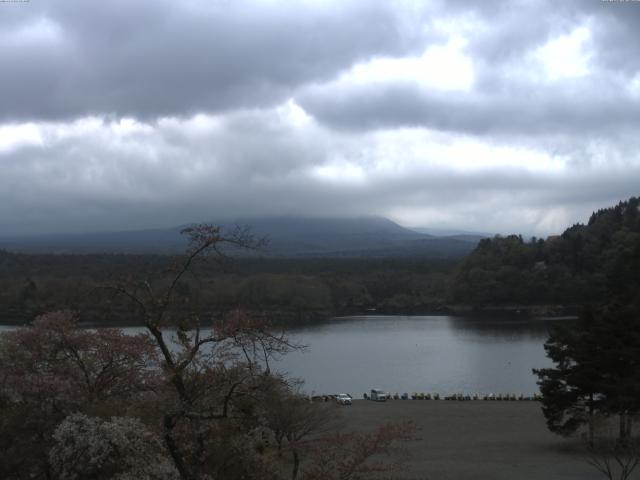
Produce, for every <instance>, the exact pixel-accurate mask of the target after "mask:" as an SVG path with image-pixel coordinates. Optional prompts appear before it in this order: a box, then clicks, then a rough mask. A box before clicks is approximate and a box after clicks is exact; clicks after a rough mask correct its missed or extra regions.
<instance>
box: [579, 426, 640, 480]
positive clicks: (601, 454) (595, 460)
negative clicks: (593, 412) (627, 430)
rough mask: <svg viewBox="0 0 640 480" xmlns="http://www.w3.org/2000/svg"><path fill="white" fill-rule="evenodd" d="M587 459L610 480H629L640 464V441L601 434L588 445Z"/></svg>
mask: <svg viewBox="0 0 640 480" xmlns="http://www.w3.org/2000/svg"><path fill="white" fill-rule="evenodd" d="M585 460H586V461H587V463H588V464H589V465H591V466H592V467H594V468H595V469H596V470H598V471H599V472H600V473H602V474H603V475H604V477H605V478H607V479H609V480H628V479H629V478H631V475H632V474H633V472H634V471H635V469H636V468H637V467H638V465H640V441H639V440H638V439H634V438H628V439H626V440H625V441H624V442H623V441H621V440H620V439H619V438H618V439H617V438H616V437H615V435H613V434H609V435H600V436H598V437H597V438H596V440H595V441H594V442H593V444H590V445H589V446H588V447H587V453H586V457H585Z"/></svg>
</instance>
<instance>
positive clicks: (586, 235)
mask: <svg viewBox="0 0 640 480" xmlns="http://www.w3.org/2000/svg"><path fill="white" fill-rule="evenodd" d="M639 271H640V212H639V200H638V198H631V199H629V200H627V201H623V202H620V203H619V204H618V205H616V206H615V207H611V208H604V209H601V210H598V211H597V212H595V213H593V214H592V215H591V217H590V218H589V222H588V223H587V224H586V225H583V224H576V225H573V226H572V227H570V228H568V229H567V230H565V232H564V233H563V234H562V235H559V236H551V237H549V238H547V239H546V240H542V239H535V238H532V239H531V240H530V241H525V240H524V239H523V238H522V237H520V236H516V235H511V236H508V237H495V238H492V239H485V240H482V241H480V243H479V244H478V246H477V248H476V249H475V251H474V252H473V253H471V254H470V255H469V256H468V257H467V258H465V260H464V261H463V262H462V263H461V265H460V266H459V268H458V269H457V272H456V273H455V276H454V278H453V280H452V284H451V285H452V289H451V292H450V293H451V296H452V299H453V300H454V301H455V302H460V303H468V304H472V305H479V306H481V305H492V304H493V305H500V304H505V303H516V304H523V305H532V304H563V305H571V304H574V305H584V304H588V303H601V302H602V301H604V300H605V299H607V298H609V297H611V296H612V295H625V296H626V297H634V298H635V301H638V298H637V296H638V294H639V293H640V290H639V288H638V287H639V282H640V275H638V272H639Z"/></svg>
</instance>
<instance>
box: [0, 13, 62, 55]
mask: <svg viewBox="0 0 640 480" xmlns="http://www.w3.org/2000/svg"><path fill="white" fill-rule="evenodd" d="M63 38H64V31H63V29H62V28H61V27H60V25H59V24H57V23H56V22H54V21H53V20H51V19H50V18H47V17H40V18H37V19H35V20H34V21H32V22H29V23H23V24H19V25H17V27H16V28H13V29H10V30H4V31H2V30H0V41H2V46H3V48H9V47H12V46H20V47H24V46H25V45H31V44H46V45H47V47H48V48H50V47H51V45H52V44H55V43H59V42H61V41H62V40H63Z"/></svg>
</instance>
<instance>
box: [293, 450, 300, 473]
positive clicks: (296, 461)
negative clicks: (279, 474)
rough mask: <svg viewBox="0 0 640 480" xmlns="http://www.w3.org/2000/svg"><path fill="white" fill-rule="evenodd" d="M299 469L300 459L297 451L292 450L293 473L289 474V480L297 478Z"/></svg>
mask: <svg viewBox="0 0 640 480" xmlns="http://www.w3.org/2000/svg"><path fill="white" fill-rule="evenodd" d="M299 468H300V457H299V456H298V451H297V450H295V449H294V450H293V472H291V480H296V478H297V477H298V469H299Z"/></svg>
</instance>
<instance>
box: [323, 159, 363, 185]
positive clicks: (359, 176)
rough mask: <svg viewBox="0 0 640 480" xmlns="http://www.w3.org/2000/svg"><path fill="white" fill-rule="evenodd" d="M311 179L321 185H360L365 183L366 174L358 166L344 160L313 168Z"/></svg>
mask: <svg viewBox="0 0 640 480" xmlns="http://www.w3.org/2000/svg"><path fill="white" fill-rule="evenodd" d="M311 177H312V178H313V179H315V180H319V181H320V182H322V183H329V184H339V185H345V184H348V185H362V184H364V183H366V179H367V174H366V172H365V170H364V168H362V166H360V165H356V164H354V163H352V162H349V161H346V160H335V161H332V162H330V163H327V164H324V165H317V166H315V167H313V168H312V169H311Z"/></svg>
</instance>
